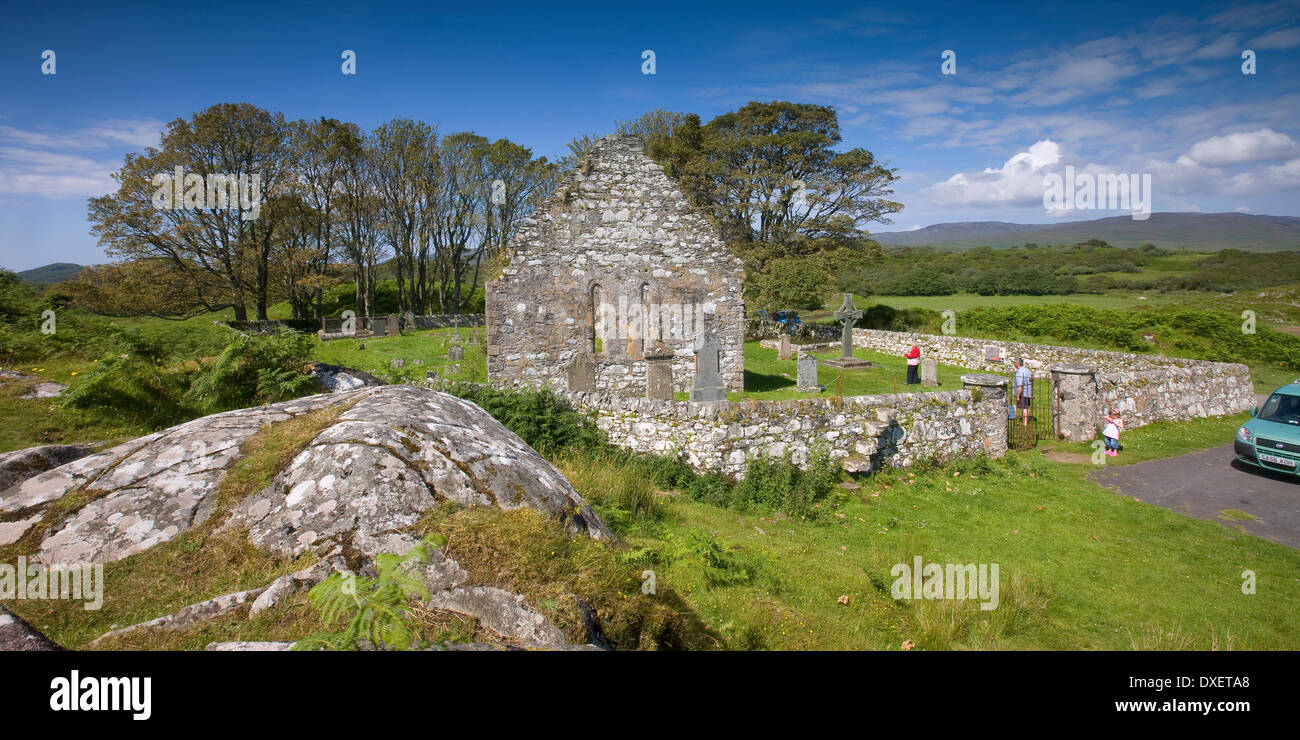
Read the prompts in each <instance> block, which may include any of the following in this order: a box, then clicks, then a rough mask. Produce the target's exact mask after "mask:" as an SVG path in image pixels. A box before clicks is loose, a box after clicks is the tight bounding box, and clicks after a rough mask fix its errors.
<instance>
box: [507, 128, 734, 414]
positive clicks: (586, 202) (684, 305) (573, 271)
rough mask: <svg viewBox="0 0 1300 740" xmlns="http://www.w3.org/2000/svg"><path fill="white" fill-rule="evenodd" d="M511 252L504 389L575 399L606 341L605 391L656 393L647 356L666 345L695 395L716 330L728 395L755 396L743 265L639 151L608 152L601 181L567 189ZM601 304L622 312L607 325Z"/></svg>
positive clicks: (575, 182) (680, 386) (597, 176)
mask: <svg viewBox="0 0 1300 740" xmlns="http://www.w3.org/2000/svg"><path fill="white" fill-rule="evenodd" d="M511 246H512V248H513V249H514V252H513V257H512V259H511V262H510V264H509V265H508V266H507V267H506V268H505V269H504V270H503V271H502V273H501V275H500V276H498V277H497V278H496V279H494V280H492V281H490V282H489V283H488V288H487V306H486V316H487V327H488V332H487V334H488V340H487V344H488V347H487V349H488V377H489V378H490V379H491V382H492V383H493V384H494V385H497V386H506V387H509V386H534V387H540V386H549V387H551V388H553V389H556V390H561V391H563V390H567V389H568V375H567V369H568V367H569V365H570V364H571V363H572V361H573V359H574V357H575V356H576V355H577V354H578V353H580V352H591V351H592V345H593V338H594V336H595V335H597V332H599V336H600V337H601V340H602V342H601V349H602V353H601V354H600V355H596V356H595V361H596V366H597V373H596V377H597V383H598V385H597V388H598V389H600V390H610V391H615V392H618V393H624V394H631V395H635V394H639V393H644V392H645V388H646V374H645V362H644V361H643V359H642V357H643V353H644V351H645V350H647V349H649V348H650V346H652V342H653V341H654V340H661V341H662V342H663V343H664V344H665V345H666V347H667V348H668V350H669V351H670V352H671V353H672V354H673V355H675V360H674V362H673V380H674V388H675V390H677V391H685V390H689V389H690V387H691V383H692V378H693V375H694V367H695V357H694V351H693V344H694V339H695V335H696V333H697V332H698V331H699V329H700V328H701V325H704V326H706V327H707V328H709V329H710V330H712V331H713V332H714V333H715V335H716V336H717V338H718V340H719V344H720V347H721V367H722V370H723V377H724V378H725V379H726V383H727V388H728V389H729V390H733V391H740V390H743V389H744V355H743V344H744V323H745V318H744V304H743V299H742V294H741V289H742V286H741V281H742V279H743V271H742V266H741V262H740V260H739V259H738V258H737V257H736V256H735V255H733V254H732V253H731V251H730V249H728V248H727V246H726V244H725V243H723V241H722V239H721V238H720V237H719V236H718V234H717V232H716V231H715V230H714V229H713V227H712V226H711V225H710V224H709V223H708V221H707V220H705V218H704V217H703V216H702V215H700V214H699V213H698V212H696V211H695V210H694V209H693V208H692V207H691V206H690V205H689V204H688V203H687V201H686V197H685V196H684V195H683V194H682V193H681V191H680V190H679V189H678V188H677V186H676V184H675V183H674V182H673V181H672V180H671V179H670V178H669V177H668V176H667V175H665V174H664V172H663V168H662V167H660V166H659V165H658V164H655V163H654V162H653V161H652V160H650V159H649V158H648V157H646V156H645V155H644V154H643V153H642V152H641V147H640V144H639V143H638V142H637V141H636V140H635V139H632V138H628V137H622V136H607V137H605V138H603V139H601V140H600V141H598V142H597V144H596V146H595V148H594V151H593V153H592V156H591V159H590V167H589V169H588V170H587V171H586V172H582V171H581V170H579V171H577V172H575V173H574V174H573V176H572V177H571V178H570V179H569V180H568V181H567V182H563V183H561V184H560V185H559V186H558V187H557V188H556V191H555V192H554V193H552V194H551V195H550V196H549V197H548V198H547V200H546V201H545V202H544V203H543V204H542V205H541V206H540V207H539V208H538V210H537V212H536V213H535V214H534V215H533V216H532V217H530V218H529V219H528V221H527V222H526V223H525V224H524V226H523V227H522V228H521V230H520V233H519V234H518V236H516V238H515V239H514V241H513V242H512V245H511ZM593 287H596V288H597V289H598V291H597V292H598V293H599V295H600V296H601V300H600V301H594V300H593ZM593 303H597V304H599V303H604V304H606V305H608V306H610V307H611V308H612V310H611V312H610V313H611V314H612V315H610V316H609V318H608V320H607V321H605V322H602V321H601V316H600V311H599V309H594V308H593ZM687 317H690V318H687Z"/></svg>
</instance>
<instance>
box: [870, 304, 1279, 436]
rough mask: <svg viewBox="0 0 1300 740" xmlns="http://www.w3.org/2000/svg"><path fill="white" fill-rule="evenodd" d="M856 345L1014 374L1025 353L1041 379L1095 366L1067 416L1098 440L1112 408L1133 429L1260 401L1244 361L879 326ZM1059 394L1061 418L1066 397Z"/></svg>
mask: <svg viewBox="0 0 1300 740" xmlns="http://www.w3.org/2000/svg"><path fill="white" fill-rule="evenodd" d="M853 344H854V346H857V347H864V348H867V349H871V350H875V351H877V352H882V353H884V354H890V355H902V354H903V353H904V352H906V351H907V350H908V348H910V347H911V346H912V345H914V344H915V345H917V346H919V347H920V348H921V352H922V357H933V358H936V359H938V360H939V362H942V363H947V364H950V365H959V366H962V367H968V368H971V369H975V370H983V371H988V372H998V373H1008V374H1009V373H1010V372H1011V371H1012V366H1011V358H1012V357H1023V358H1024V360H1025V366H1026V367H1028V368H1029V369H1030V371H1031V372H1032V373H1033V374H1034V376H1035V377H1040V378H1047V377H1049V376H1051V375H1052V368H1054V367H1058V368H1059V367H1062V366H1065V367H1079V366H1082V367H1086V368H1092V372H1091V373H1084V375H1085V377H1084V378H1083V379H1082V380H1081V381H1080V382H1082V383H1084V384H1091V387H1089V388H1083V389H1078V390H1076V389H1074V388H1071V390H1070V391H1069V393H1071V395H1072V398H1073V397H1075V394H1076V393H1081V395H1078V396H1077V398H1078V399H1080V401H1079V404H1077V405H1076V407H1075V408H1073V409H1071V410H1069V413H1070V414H1071V418H1070V419H1063V420H1062V421H1061V424H1062V425H1063V428H1065V429H1071V430H1075V431H1071V432H1070V434H1069V437H1070V438H1071V439H1073V438H1075V437H1077V436H1079V435H1080V434H1084V435H1085V436H1084V437H1083V439H1085V440H1086V439H1091V437H1087V436H1086V432H1084V431H1083V430H1084V429H1085V428H1086V427H1088V426H1089V425H1094V426H1095V425H1099V424H1100V421H1101V417H1102V415H1103V413H1104V409H1106V408H1118V409H1120V412H1121V413H1122V414H1123V415H1124V424H1125V428H1128V429H1132V428H1134V427H1139V426H1142V425H1144V424H1150V423H1151V422H1153V421H1181V420H1185V419H1194V418H1200V417H1205V416H1222V415H1227V414H1236V413H1239V412H1241V411H1245V410H1246V409H1248V408H1250V406H1252V405H1253V404H1254V402H1255V400H1254V399H1255V391H1254V386H1253V384H1252V383H1251V380H1250V368H1248V367H1247V366H1245V365H1242V364H1240V363H1231V362H1208V361H1206V360H1188V359H1182V358H1176V357H1164V356H1160V355H1142V354H1136V353H1130V352H1107V351H1105V350H1095V349H1080V348H1076V347H1059V346H1055V345H1048V344H1029V343H1025V342H1002V341H996V340H988V339H972V338H969V337H956V336H943V335H935V334H915V333H909V332H892V331H881V330H877V329H854V330H853ZM986 347H997V348H999V349H1000V350H1001V358H1002V361H1001V362H990V361H987V360H985V348H986ZM1072 383H1073V381H1072ZM1059 395H1060V393H1059V389H1058V396H1059ZM1055 400H1056V405H1057V410H1056V412H1057V414H1058V416H1059V415H1060V414H1061V408H1060V406H1061V399H1060V398H1059V397H1058V398H1057V399H1055ZM1088 417H1091V419H1092V421H1089V418H1088ZM1075 441H1083V440H1075Z"/></svg>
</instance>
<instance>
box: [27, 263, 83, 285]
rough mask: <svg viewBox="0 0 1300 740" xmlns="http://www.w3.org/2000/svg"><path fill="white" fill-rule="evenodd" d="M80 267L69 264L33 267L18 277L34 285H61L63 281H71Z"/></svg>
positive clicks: (81, 268)
mask: <svg viewBox="0 0 1300 740" xmlns="http://www.w3.org/2000/svg"><path fill="white" fill-rule="evenodd" d="M83 269H85V268H83V267H82V266H81V265H74V264H72V263H71V262H55V263H54V264H50V265H45V266H44V267H33V268H32V269H30V270H23V271H22V272H20V273H18V277H19V278H20V279H22V280H24V281H26V282H29V283H32V284H34V285H49V284H50V283H61V282H63V281H64V280H71V279H72V278H74V277H76V276H77V273H79V272H81V271H82V270H83Z"/></svg>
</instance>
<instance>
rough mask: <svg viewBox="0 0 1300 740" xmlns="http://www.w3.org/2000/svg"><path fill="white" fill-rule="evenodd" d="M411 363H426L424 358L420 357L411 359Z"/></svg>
mask: <svg viewBox="0 0 1300 740" xmlns="http://www.w3.org/2000/svg"><path fill="white" fill-rule="evenodd" d="M411 364H412V365H423V364H424V360H421V359H419V358H418V357H417V358H416V359H414V360H411Z"/></svg>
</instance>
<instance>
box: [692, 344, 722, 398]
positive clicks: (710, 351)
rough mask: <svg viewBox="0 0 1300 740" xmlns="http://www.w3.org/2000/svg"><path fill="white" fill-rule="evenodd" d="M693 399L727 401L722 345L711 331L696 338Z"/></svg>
mask: <svg viewBox="0 0 1300 740" xmlns="http://www.w3.org/2000/svg"><path fill="white" fill-rule="evenodd" d="M691 400H692V401H702V402H707V401H725V400H727V387H726V383H725V382H724V381H723V379H722V345H720V344H719V343H718V338H717V336H716V335H714V334H713V332H711V331H706V332H703V333H701V334H700V335H699V336H698V337H696V338H695V384H694V386H693V387H692V388H691Z"/></svg>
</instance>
